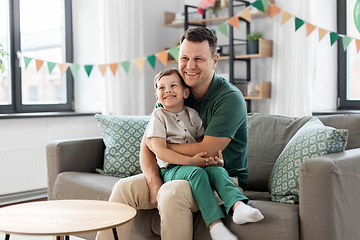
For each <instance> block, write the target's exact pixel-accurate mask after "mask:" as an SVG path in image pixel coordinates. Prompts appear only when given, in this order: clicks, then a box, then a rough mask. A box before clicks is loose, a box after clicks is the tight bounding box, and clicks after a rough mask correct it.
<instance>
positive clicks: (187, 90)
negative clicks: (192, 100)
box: [184, 88, 190, 99]
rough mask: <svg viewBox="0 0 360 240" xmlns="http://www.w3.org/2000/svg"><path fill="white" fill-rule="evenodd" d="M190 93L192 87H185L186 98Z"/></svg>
mask: <svg viewBox="0 0 360 240" xmlns="http://www.w3.org/2000/svg"><path fill="white" fill-rule="evenodd" d="M189 94H190V88H185V90H184V99H187V98H188V97H189Z"/></svg>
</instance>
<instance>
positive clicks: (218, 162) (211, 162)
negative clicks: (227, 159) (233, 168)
mask: <svg viewBox="0 0 360 240" xmlns="http://www.w3.org/2000/svg"><path fill="white" fill-rule="evenodd" d="M218 153H219V156H215V158H213V157H210V158H208V160H206V166H207V167H210V166H219V167H224V159H223V156H222V152H221V150H219V152H218Z"/></svg>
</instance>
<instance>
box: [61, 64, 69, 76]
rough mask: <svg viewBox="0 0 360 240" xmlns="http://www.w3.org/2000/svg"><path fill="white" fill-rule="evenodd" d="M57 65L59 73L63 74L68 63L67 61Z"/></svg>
mask: <svg viewBox="0 0 360 240" xmlns="http://www.w3.org/2000/svg"><path fill="white" fill-rule="evenodd" d="M58 66H59V68H60V73H61V76H62V75H63V74H64V72H66V70H67V69H68V67H69V64H68V63H59V64H58Z"/></svg>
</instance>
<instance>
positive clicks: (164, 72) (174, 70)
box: [154, 68, 189, 90]
mask: <svg viewBox="0 0 360 240" xmlns="http://www.w3.org/2000/svg"><path fill="white" fill-rule="evenodd" d="M173 74H177V75H178V76H179V78H180V82H181V84H182V85H183V86H184V87H185V88H188V87H189V86H188V85H186V83H185V81H184V79H183V78H182V77H181V75H180V73H179V71H178V70H177V68H167V69H164V70H162V71H161V72H159V73H158V74H156V76H155V78H154V87H155V90H156V88H157V82H158V81H159V80H160V79H161V78H162V77H164V76H170V75H173Z"/></svg>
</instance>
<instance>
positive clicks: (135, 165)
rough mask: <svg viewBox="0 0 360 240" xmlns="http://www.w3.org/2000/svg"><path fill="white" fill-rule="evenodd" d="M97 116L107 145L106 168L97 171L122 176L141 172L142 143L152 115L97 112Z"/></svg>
mask: <svg viewBox="0 0 360 240" xmlns="http://www.w3.org/2000/svg"><path fill="white" fill-rule="evenodd" d="M95 118H96V120H97V122H98V124H99V127H100V131H101V134H102V137H103V141H104V143H105V147H106V148H105V154H104V166H103V168H104V169H96V171H97V172H99V173H101V174H104V175H108V176H114V177H121V178H124V177H128V176H132V175H135V174H139V173H141V169H140V163H139V156H140V143H141V139H142V137H143V135H144V132H145V129H146V126H147V124H148V122H149V120H150V117H149V116H105V115H101V114H96V115H95Z"/></svg>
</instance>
